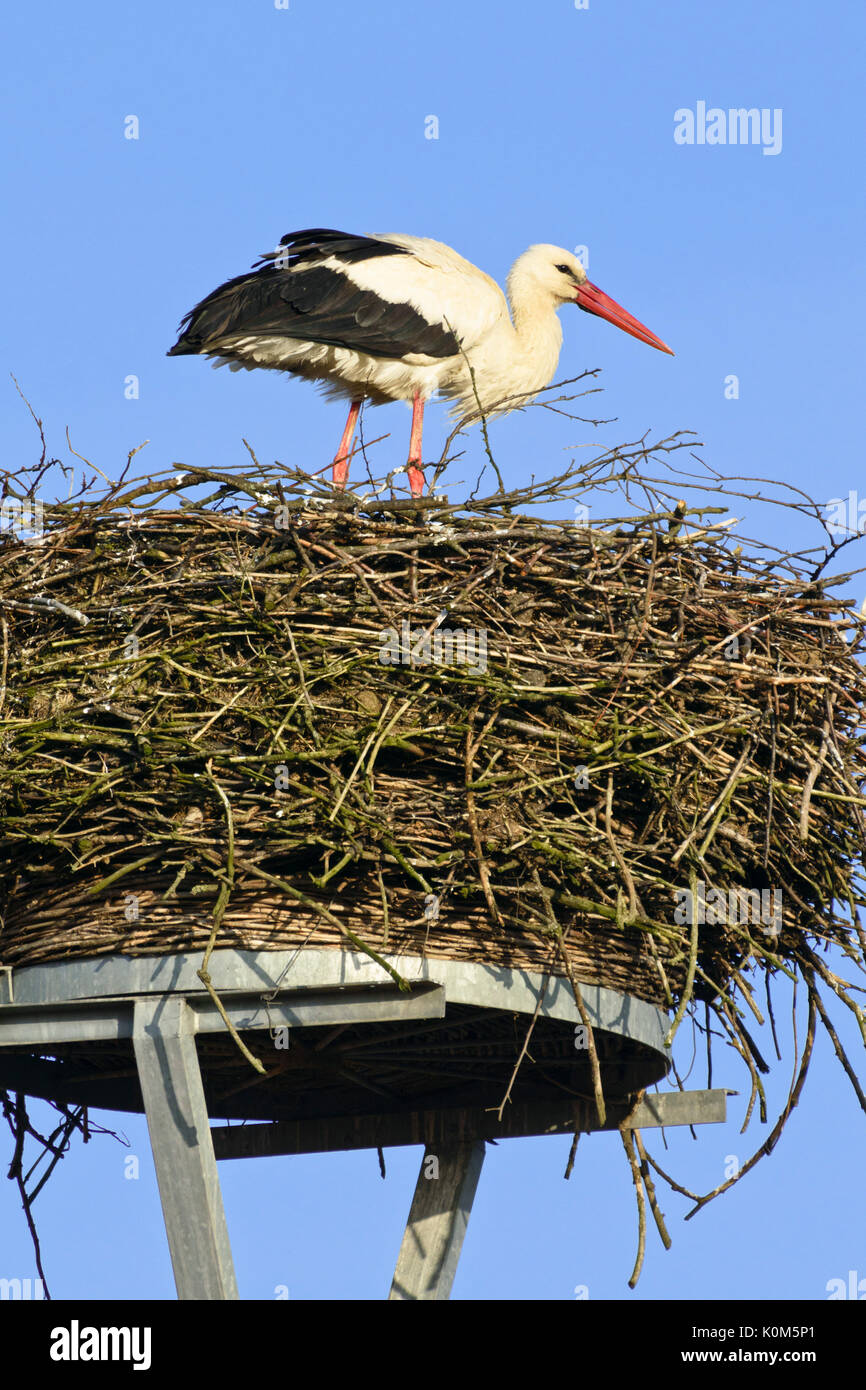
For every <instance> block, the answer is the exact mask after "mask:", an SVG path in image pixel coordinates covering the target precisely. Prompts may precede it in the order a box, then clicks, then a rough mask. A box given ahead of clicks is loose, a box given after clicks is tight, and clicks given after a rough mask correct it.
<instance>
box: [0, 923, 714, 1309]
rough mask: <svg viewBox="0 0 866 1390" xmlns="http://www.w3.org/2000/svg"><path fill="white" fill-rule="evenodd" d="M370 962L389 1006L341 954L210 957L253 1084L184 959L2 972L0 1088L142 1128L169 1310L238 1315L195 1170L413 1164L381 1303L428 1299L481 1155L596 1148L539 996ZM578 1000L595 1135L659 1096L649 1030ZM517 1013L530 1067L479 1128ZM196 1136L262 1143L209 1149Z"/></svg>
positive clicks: (557, 1024)
mask: <svg viewBox="0 0 866 1390" xmlns="http://www.w3.org/2000/svg"><path fill="white" fill-rule="evenodd" d="M388 959H389V964H391V965H393V967H394V968H395V969H396V970H397V971H398V972H399V973H400V974H401V976H402V977H403V978H404V979H406V980H407V981H409V982H410V983H411V985H412V988H411V991H410V992H408V993H407V992H405V991H403V990H400V989H399V988H398V986H397V985H396V983H395V982H394V981H393V980H392V979H391V978H390V977H389V976H387V975H386V974H385V973H384V972H383V971H382V969H381V967H380V966H378V965H377V964H376V963H375V962H374V961H372V960H370V958H369V957H367V956H365V955H363V954H360V953H354V952H346V951H340V950H325V949H312V948H307V949H303V950H296V951H276V952H243V951H228V950H225V951H215V952H214V954H213V955H212V957H211V960H210V965H209V969H210V974H211V978H212V980H213V984H214V987H215V989H216V991H217V993H218V995H219V997H220V1000H221V1002H222V1004H223V1006H224V1008H225V1010H226V1013H227V1014H228V1016H229V1018H230V1019H231V1021H232V1023H233V1024H234V1026H235V1028H236V1029H237V1030H238V1032H239V1033H241V1034H242V1035H243V1037H244V1041H245V1042H246V1043H247V1044H248V1045H249V1046H250V1047H251V1049H252V1050H253V1051H254V1052H256V1053H257V1055H258V1056H259V1058H260V1059H261V1061H262V1062H263V1065H264V1066H265V1073H266V1074H265V1075H264V1076H262V1075H260V1074H259V1073H258V1072H257V1071H255V1070H254V1069H253V1068H252V1067H251V1066H250V1064H249V1062H248V1061H246V1060H245V1059H244V1058H243V1057H242V1055H241V1053H240V1051H239V1049H238V1048H237V1045H236V1043H235V1041H234V1040H233V1039H232V1038H231V1037H230V1036H229V1034H228V1032H227V1030H226V1026H225V1023H224V1021H223V1019H222V1018H221V1016H220V1014H219V1012H218V1010H217V1008H216V1006H215V1005H214V1003H213V1002H212V1000H211V999H210V997H209V995H208V994H207V992H206V991H205V989H204V987H203V985H202V983H201V981H200V980H199V978H198V976H197V974H196V971H197V970H198V968H199V967H200V965H201V955H200V954H198V953H196V954H194V955H189V954H178V955H163V956H106V957H97V958H91V959H86V960H75V961H70V962H56V963H53V964H49V965H41V966H27V967H24V968H22V969H15V970H14V971H10V970H8V969H7V970H2V971H0V1086H2V1087H5V1088H7V1089H17V1090H21V1091H24V1092H26V1093H27V1094H30V1095H35V1096H42V1097H46V1098H51V1099H55V1100H62V1101H65V1102H67V1103H69V1104H85V1105H89V1106H93V1107H99V1108H104V1109H109V1110H113V1109H120V1110H143V1111H144V1112H145V1113H146V1115H147V1121H148V1129H149V1132H150V1139H151V1144H152V1147H153V1154H154V1162H155V1166H156V1173H157V1179H158V1182H159V1190H160V1197H161V1200H162V1206H163V1213H164V1217H165V1224H166V1232H167V1235H168V1242H169V1248H170V1251H171V1258H172V1264H173V1268H174V1273H175V1281H176V1284H177V1290H178V1296H179V1297H180V1298H183V1299H227V1298H229V1299H230V1298H237V1297H238V1292H237V1285H236V1282H235V1276H234V1268H233V1264H232V1257H231V1248H230V1244H229V1237H228V1231H227V1227H226V1221H225V1214H224V1211H223V1206H222V1198H221V1195H220V1189H219V1180H218V1177H217V1168H216V1159H217V1158H225V1159H228V1158H238V1157H251V1156H255V1155H257V1154H274V1153H304V1152H321V1151H326V1150H336V1149H349V1148H361V1147H388V1146H390V1145H401V1144H421V1143H423V1144H424V1145H425V1157H424V1161H422V1165H421V1173H420V1176H419V1179H418V1185H417V1188H416V1192H415V1197H414V1200H413V1203H412V1208H411V1211H410V1215H409V1221H408V1224H407V1228H406V1235H405V1237H404V1240H403V1245H402V1247H401V1251H400V1256H399V1259H398V1263H397V1271H396V1273H395V1277H394V1283H393V1285H392V1290H391V1295H390V1296H391V1298H392V1299H443V1298H447V1297H448V1295H449V1292H450V1287H451V1283H452V1281H453V1277H454V1272H455V1269H456V1264H457V1259H458V1256H459V1251H460V1247H461V1244H462V1240H463V1234H464V1233H465V1229H466V1223H467V1221H468V1218H469V1211H470V1209H471V1204H472V1198H473V1196H474V1192H475V1187H476V1184H477V1181H478V1175H479V1173H480V1169H481V1164H482V1162H483V1157H484V1145H485V1140H487V1139H491V1138H501V1137H509V1136H512V1137H513V1136H515V1135H520V1134H524V1135H525V1134H542V1133H565V1132H573V1131H574V1130H575V1128H578V1129H580V1130H587V1131H588V1130H592V1129H594V1128H596V1127H597V1125H596V1123H595V1111H594V1107H593V1105H592V1102H591V1095H592V1089H591V1084H590V1079H589V1062H588V1053H587V1050H586V1045H585V1037H584V1030H583V1028H582V1024H581V1018H580V1014H579V1012H578V1009H577V1005H576V1003H575V1000H574V997H573V995H572V991H571V988H570V986H569V984H568V982H567V981H563V980H562V979H560V978H559V977H550V976H546V975H543V974H541V973H539V972H534V971H526V970H512V969H508V968H504V967H492V966H486V965H480V964H477V963H471V962H460V961H449V960H442V959H430V958H422V957H416V956H410V957H407V956H401V957H393V958H388ZM581 993H582V996H583V999H584V1004H585V1007H586V1010H587V1013H588V1016H589V1018H590V1021H591V1026H592V1034H593V1039H594V1043H595V1047H596V1051H597V1054H598V1057H599V1061H600V1065H601V1070H602V1080H603V1084H604V1089H605V1096H606V1098H608V1099H609V1112H610V1113H609V1117H608V1123H607V1125H606V1127H607V1128H615V1127H616V1126H617V1125H618V1124H620V1123H622V1121H623V1120H625V1119H626V1118H627V1117H628V1115H629V1111H630V1108H631V1099H630V1097H633V1096H634V1094H635V1093H636V1092H637V1091H639V1090H641V1089H643V1088H644V1087H646V1086H648V1085H651V1084H652V1083H653V1082H655V1081H657V1080H660V1079H661V1078H662V1077H663V1076H664V1075H665V1073H666V1071H667V1069H668V1065H669V1059H668V1055H667V1053H666V1050H665V1047H664V1035H665V1032H666V1029H667V1027H668V1022H669V1020H668V1018H667V1015H666V1014H665V1013H664V1012H663V1011H662V1010H661V1009H658V1008H656V1007H655V1006H654V1005H651V1004H647V1003H645V1002H643V1001H641V1000H638V999H634V998H632V997H630V996H627V995H622V994H619V993H617V992H616V991H613V990H608V989H604V988H602V987H600V986H585V987H583V988H582V991H581ZM539 1001H540V1002H539ZM536 1011H537V1018H536V1022H535V1025H534V1029H533V1046H532V1049H531V1058H530V1059H529V1061H526V1062H524V1064H523V1066H522V1067H521V1070H520V1071H519V1072H518V1076H517V1079H516V1081H515V1083H514V1087H513V1091H512V1101H511V1103H510V1104H509V1105H508V1106H507V1107H506V1109H505V1111H504V1112H503V1118H502V1120H501V1121H499V1120H498V1119H497V1115H496V1111H497V1110H498V1107H499V1105H500V1102H501V1100H502V1097H503V1094H504V1091H505V1087H506V1085H507V1083H508V1081H509V1079H510V1077H511V1073H512V1071H513V1068H514V1063H515V1060H516V1058H517V1056H518V1054H519V1051H520V1047H521V1045H522V1042H523V1039H524V1037H525V1034H526V1029H527V1026H528V1024H529V1020H530V1018H531V1017H532V1016H533V1015H534V1014H536ZM724 1110H725V1104H724V1092H695V1093H693V1094H692V1095H682V1094H677V1093H674V1094H671V1095H669V1096H664V1097H660V1096H656V1097H653V1098H650V1099H648V1100H646V1101H645V1102H644V1105H643V1107H642V1111H641V1113H640V1115H639V1116H638V1115H636V1116H634V1117H632V1121H631V1123H632V1124H633V1125H634V1127H638V1126H639V1125H640V1127H645V1126H647V1125H652V1124H660V1123H664V1124H684V1123H692V1124H694V1123H707V1122H713V1121H716V1120H721V1119H724ZM215 1116H219V1117H222V1118H224V1119H225V1118H228V1119H232V1118H234V1119H243V1120H246V1121H249V1120H255V1119H260V1120H261V1119H266V1120H267V1121H268V1123H264V1124H249V1123H247V1124H245V1125H243V1126H242V1127H241V1126H232V1125H230V1126H228V1127H215V1128H213V1129H212V1128H211V1126H210V1123H209V1118H212V1117H215ZM431 1160H433V1161H432V1162H431ZM434 1173H435V1179H436V1180H435V1181H433V1180H432V1175H434Z"/></svg>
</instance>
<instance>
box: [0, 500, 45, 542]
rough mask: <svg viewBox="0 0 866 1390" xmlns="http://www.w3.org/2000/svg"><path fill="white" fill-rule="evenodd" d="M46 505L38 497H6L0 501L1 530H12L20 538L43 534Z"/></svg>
mask: <svg viewBox="0 0 866 1390" xmlns="http://www.w3.org/2000/svg"><path fill="white" fill-rule="evenodd" d="M43 514H44V507H43V504H42V502H41V501H40V500H39V499H38V498H33V497H26V498H24V499H23V500H21V499H19V498H17V497H4V498H3V501H2V502H0V531H11V532H12V533H13V535H15V536H18V537H19V538H21V537H23V536H24V535H30V536H41V535H42V534H43V531H44V527H43Z"/></svg>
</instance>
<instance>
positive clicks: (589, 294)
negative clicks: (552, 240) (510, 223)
mask: <svg viewBox="0 0 866 1390" xmlns="http://www.w3.org/2000/svg"><path fill="white" fill-rule="evenodd" d="M508 289H509V293H510V295H511V299H512V303H514V301H515V298H520V299H523V300H524V302H525V301H526V298H527V297H528V296H530V295H531V296H532V298H534V299H535V300H536V301H537V302H541V303H543V302H544V301H545V300H546V301H547V302H548V303H550V304H552V305H553V306H554V307H555V308H557V309H558V308H559V307H560V306H561V305H562V304H576V305H577V307H578V308H579V309H585V310H586V312H587V313H589V314H597V315H598V317H599V318H602V319H607V321H608V323H612V324H615V325H616V327H617V328H621V329H622V330H623V332H625V333H630V334H631V335H632V337H633V338H639V339H640V341H641V342H642V343H649V345H650V347H654V348H658V349H659V351H660V352H669V353H670V354H671V356H672V357H673V355H674V354H673V351H672V349H671V348H669V347H668V345H667V343H663V342H662V340H661V338H657V337H656V335H655V333H652V332H650V330H649V329H648V328H647V327H646V326H645V325H644V324H642V323H640V322H639V320H638V319H636V318H633V317H632V315H631V314H630V313H629V312H628V310H627V309H623V307H622V305H621V304H617V302H616V300H615V299H611V298H610V297H609V296H608V295H606V294H605V293H604V291H603V290H600V289H599V288H598V286H597V285H593V283H592V282H591V280H589V279H588V278H587V274H586V271H585V270H584V268H583V266H582V265H581V263H580V261H579V260H578V258H577V256H575V255H574V254H573V253H572V252H571V251H566V250H565V249H564V248H563V247H562V246H551V245H548V244H547V243H546V242H542V243H540V244H539V245H538V246H530V248H529V250H528V251H524V253H523V255H522V256H519V257H518V259H517V260H516V261H515V262H514V265H513V266H512V267H511V274H510V275H509V277H508Z"/></svg>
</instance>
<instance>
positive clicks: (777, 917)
mask: <svg viewBox="0 0 866 1390" xmlns="http://www.w3.org/2000/svg"><path fill="white" fill-rule="evenodd" d="M695 890H696V891H694V892H693V891H692V889H691V888H675V889H674V892H675V893H676V898H677V905H676V907H675V909H674V921H675V922H677V923H678V924H680V925H682V924H683V923H688V925H689V926H691V925H692V924H693V923H694V922H697V923H698V925H699V926H704V925H707V926H728V925H731V926H736V925H737V923H746V924H748V923H751V924H753V925H754V926H757V927H760V928H761V930H762V931H763V932H765V933H766V934H767V936H778V935H779V932H780V931H781V930H782V890H781V888H729V889H728V891H727V892H724V891H723V890H722V889H721V888H707V885H706V884H705V883H704V881H703V879H698V880H697V883H696V884H695Z"/></svg>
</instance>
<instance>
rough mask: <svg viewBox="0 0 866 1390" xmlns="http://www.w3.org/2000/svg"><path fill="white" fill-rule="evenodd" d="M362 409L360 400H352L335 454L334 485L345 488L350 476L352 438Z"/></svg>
mask: <svg viewBox="0 0 866 1390" xmlns="http://www.w3.org/2000/svg"><path fill="white" fill-rule="evenodd" d="M360 409H361V402H360V401H352V404H351V405H350V406H349V418H348V420H347V421H346V428H345V429H344V430H343V437H342V439H341V440H340V444H339V447H338V449H337V452H336V454H335V455H334V471H333V474H332V477H333V482H334V487H339V488H344V487H345V486H346V479H347V478H348V476H349V460H350V458H351V457H352V440H353V439H354V437H355V426H356V424H357V423H358V411H359V410H360Z"/></svg>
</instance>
